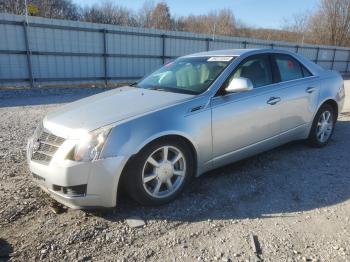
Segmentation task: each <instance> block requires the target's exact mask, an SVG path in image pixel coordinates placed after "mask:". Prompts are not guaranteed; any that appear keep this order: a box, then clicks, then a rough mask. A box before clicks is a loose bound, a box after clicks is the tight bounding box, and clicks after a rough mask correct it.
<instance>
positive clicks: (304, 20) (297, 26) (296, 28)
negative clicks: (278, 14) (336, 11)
mask: <svg viewBox="0 0 350 262" xmlns="http://www.w3.org/2000/svg"><path fill="white" fill-rule="evenodd" d="M309 20H310V15H309V12H305V13H300V14H294V15H292V16H291V17H290V18H288V19H284V25H283V30H284V31H286V32H290V34H289V35H290V38H291V39H289V41H293V42H299V43H301V44H303V43H304V42H312V39H311V37H310V34H309V32H308V31H309Z"/></svg>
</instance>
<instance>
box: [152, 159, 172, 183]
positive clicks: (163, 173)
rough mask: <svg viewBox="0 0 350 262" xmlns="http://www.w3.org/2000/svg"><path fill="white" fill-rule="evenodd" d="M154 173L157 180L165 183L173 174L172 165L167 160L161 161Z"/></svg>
mask: <svg viewBox="0 0 350 262" xmlns="http://www.w3.org/2000/svg"><path fill="white" fill-rule="evenodd" d="M155 173H156V175H157V177H158V178H159V180H160V181H161V182H162V183H165V182H166V181H167V180H168V179H170V178H171V177H172V176H173V173H174V167H173V165H172V164H171V163H170V162H169V161H166V162H163V163H161V164H160V166H159V167H157V168H156V170H155Z"/></svg>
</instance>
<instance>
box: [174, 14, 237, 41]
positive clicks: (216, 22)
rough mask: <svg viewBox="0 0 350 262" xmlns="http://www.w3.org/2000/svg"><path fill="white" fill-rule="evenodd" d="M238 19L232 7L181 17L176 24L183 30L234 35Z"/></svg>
mask: <svg viewBox="0 0 350 262" xmlns="http://www.w3.org/2000/svg"><path fill="white" fill-rule="evenodd" d="M235 24H236V21H235V17H234V15H233V12H232V11H231V10H230V9H222V10H219V11H211V12H209V13H208V14H207V15H197V16H195V15H190V16H187V17H180V18H179V19H178V20H177V21H176V26H177V28H178V29H179V30H181V31H188V32H196V33H203V34H211V35H216V34H217V35H234V34H235V32H236V25H235Z"/></svg>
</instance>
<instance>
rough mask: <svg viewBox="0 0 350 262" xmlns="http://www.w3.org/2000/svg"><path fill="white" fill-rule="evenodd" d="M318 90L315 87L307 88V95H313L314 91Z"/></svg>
mask: <svg viewBox="0 0 350 262" xmlns="http://www.w3.org/2000/svg"><path fill="white" fill-rule="evenodd" d="M315 90H316V88H315V87H308V88H306V90H305V91H306V93H309V94H311V93H313V92H314V91H315Z"/></svg>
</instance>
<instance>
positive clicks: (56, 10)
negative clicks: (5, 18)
mask: <svg viewBox="0 0 350 262" xmlns="http://www.w3.org/2000/svg"><path fill="white" fill-rule="evenodd" d="M28 4H29V5H32V6H34V7H36V8H37V10H38V12H37V13H36V14H35V15H37V16H42V17H48V18H60V19H70V20H78V19H79V18H80V13H79V9H78V7H77V6H76V5H74V4H73V3H72V2H71V0H28ZM0 12H6V13H13V14H17V15H23V14H24V13H25V6H24V0H0Z"/></svg>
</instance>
